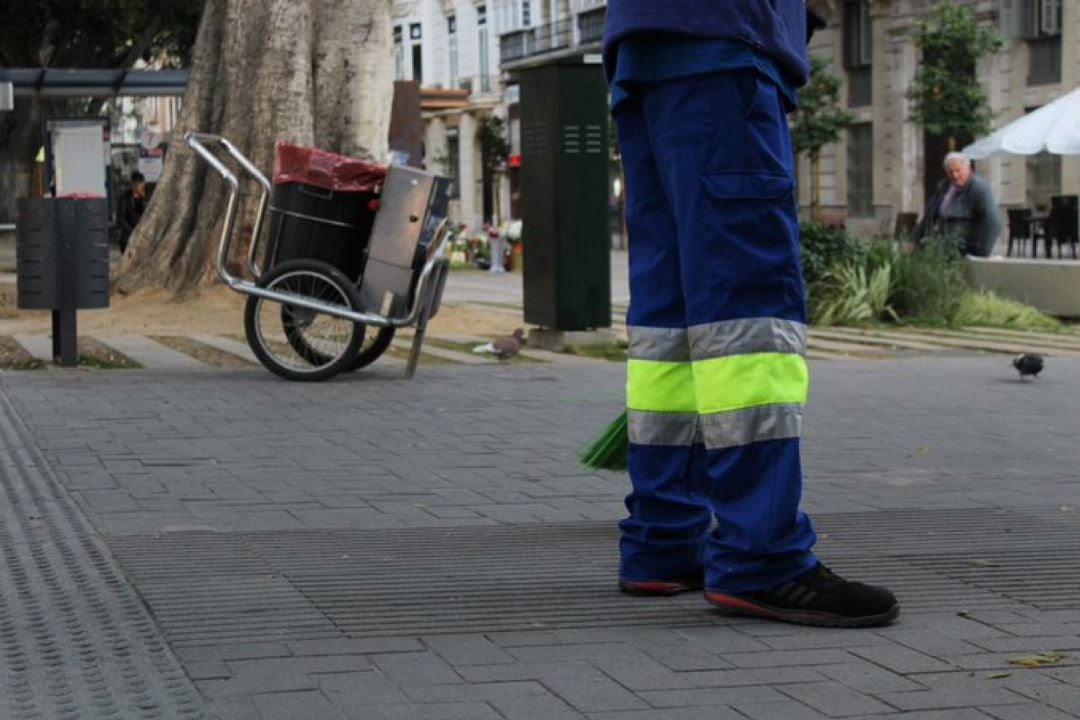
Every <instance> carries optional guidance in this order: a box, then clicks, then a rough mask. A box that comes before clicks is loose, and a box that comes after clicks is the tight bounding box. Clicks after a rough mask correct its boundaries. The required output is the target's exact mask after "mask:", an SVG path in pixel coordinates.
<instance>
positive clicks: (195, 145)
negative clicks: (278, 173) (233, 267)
mask: <svg viewBox="0 0 1080 720" xmlns="http://www.w3.org/2000/svg"><path fill="white" fill-rule="evenodd" d="M184 142H186V143H187V144H188V145H189V146H190V147H191V149H192V150H194V151H195V152H197V153H198V154H199V156H200V157H202V159H203V160H205V161H206V162H207V163H209V164H210V167H212V168H214V170H216V171H217V172H218V174H219V175H221V177H223V178H225V182H227V183H228V184H229V204H228V207H227V209H226V211H225V225H224V227H223V228H222V231H221V242H220V243H219V244H218V256H217V273H218V277H220V278H221V279H222V280H223V281H224V282H226V283H228V284H229V285H231V284H232V283H230V282H229V279H228V278H229V277H231V276H230V275H229V273H228V271H227V270H226V268H225V263H226V262H227V261H228V259H229V244H230V243H231V242H232V235H233V230H234V228H235V226H236V213H237V210H238V209H239V198H240V181H239V180H238V179H237V177H236V175H235V174H234V173H233V172H232V171H231V170H229V168H228V167H227V166H226V165H225V163H223V162H221V159H220V158H219V157H218V156H217V155H215V154H214V152H213V151H212V150H210V148H208V147H207V145H210V146H211V147H214V146H217V147H220V148H224V149H225V151H226V152H228V154H229V155H230V156H232V158H233V159H234V160H236V162H237V163H238V164H239V165H240V167H242V168H243V169H244V170H245V171H246V172H247V173H248V175H250V176H251V177H253V178H255V180H256V181H258V183H259V185H260V186H261V187H262V194H261V196H260V197H259V207H258V210H257V211H256V215H255V227H254V229H253V230H252V233H251V248H250V249H249V250H248V270H249V271H250V272H251V276H252V277H253V278H255V279H256V280H257V279H258V278H259V277H260V276H261V275H262V272H261V271H260V269H259V265H258V263H257V262H256V260H255V258H256V253H257V252H258V248H259V239H260V238H261V237H262V224H263V219H264V218H265V217H266V203H267V200H269V198H270V191H271V187H270V181H269V180H268V179H267V178H266V176H265V175H263V174H262V173H261V172H259V168H257V167H255V164H254V163H252V162H251V161H250V160H248V159H247V157H245V156H244V154H243V153H242V152H240V151H239V150H237V149H236V146H235V145H233V144H232V143H231V142H229V141H228V140H226V139H225V138H223V137H221V136H220V135H210V134H208V133H198V132H189V133H187V134H185V135H184Z"/></svg>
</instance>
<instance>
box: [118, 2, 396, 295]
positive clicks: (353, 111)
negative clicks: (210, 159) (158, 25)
mask: <svg viewBox="0 0 1080 720" xmlns="http://www.w3.org/2000/svg"><path fill="white" fill-rule="evenodd" d="M390 6H391V2H390V0H208V2H207V3H206V7H205V9H204V11H203V17H202V20H201V23H200V26H199V32H198V35H197V38H196V41H195V50H194V53H193V56H192V63H191V72H190V76H189V81H188V87H187V91H186V92H185V94H184V101H183V106H182V110H181V113H180V118H179V122H178V125H177V127H176V128H175V130H174V132H173V135H172V138H171V140H170V143H169V149H168V153H167V155H166V162H165V167H164V170H163V173H162V176H161V179H160V181H159V182H158V185H157V188H156V190H155V192H154V196H153V198H152V199H151V201H150V204H149V206H148V207H147V210H146V214H145V215H144V216H143V219H142V221H141V222H140V223H139V226H138V227H137V229H136V230H135V232H134V234H133V235H132V237H131V240H130V243H129V246H128V252H127V254H126V255H125V256H124V258H123V260H122V261H121V263H120V266H119V267H118V269H117V276H116V281H115V285H116V288H117V289H118V290H119V291H120V292H132V291H135V290H139V289H142V288H149V287H165V288H167V289H169V290H171V291H172V292H173V294H174V295H177V296H184V295H187V294H190V293H192V292H194V291H196V290H197V289H198V288H199V287H200V286H201V285H203V284H205V283H207V282H210V281H212V280H213V278H214V277H215V275H214V268H213V265H214V259H215V258H216V255H217V243H218V240H219V237H220V232H221V226H222V222H223V219H224V215H225V205H226V198H227V196H228V188H227V185H226V184H225V182H224V181H223V180H222V179H221V178H220V176H218V175H217V173H215V172H214V171H212V170H210V169H209V167H208V166H207V165H206V164H205V163H204V162H202V161H201V160H200V159H199V158H198V157H197V156H196V155H194V153H192V152H191V151H190V149H188V148H187V146H186V145H185V144H184V141H183V136H184V133H185V132H187V131H190V130H197V131H200V132H208V133H214V134H217V135H222V136H223V137H225V138H226V139H228V140H229V141H230V142H232V143H233V144H234V145H235V146H236V147H237V148H238V149H239V150H240V152H242V153H244V154H245V155H246V156H247V157H248V158H250V159H251V160H252V162H254V163H255V165H256V166H257V167H259V168H260V169H262V170H263V171H264V172H266V173H269V171H270V169H271V166H272V164H273V146H274V143H275V142H276V141H278V140H284V141H286V142H290V143H295V144H300V145H312V146H315V147H319V148H322V149H324V150H330V151H332V152H338V153H342V154H345V155H353V156H358V157H368V158H374V159H376V160H379V161H382V160H383V159H384V158H385V156H386V153H387V129H388V127H389V122H390V103H391V99H392V89H393V75H392V73H393V53H392V45H391V29H390ZM242 189H243V190H244V197H245V199H246V200H247V202H246V203H245V207H244V212H243V214H242V215H241V216H240V218H239V219H238V222H237V226H238V233H237V234H238V235H242V234H243V233H242V232H241V231H242V230H244V229H245V228H248V229H249V228H250V225H251V223H252V221H253V219H254V218H253V214H254V209H255V208H254V205H255V201H256V200H257V197H258V186H257V184H256V183H254V182H253V181H252V182H246V183H244V185H243V186H242ZM239 239H240V238H237V240H238V241H234V245H233V250H234V254H233V258H234V260H235V259H238V258H240V257H243V256H245V255H246V247H245V246H246V243H247V242H248V241H249V240H250V239H249V238H244V241H243V242H240V241H239Z"/></svg>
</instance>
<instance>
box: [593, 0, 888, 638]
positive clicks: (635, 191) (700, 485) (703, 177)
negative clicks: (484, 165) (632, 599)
mask: <svg viewBox="0 0 1080 720" xmlns="http://www.w3.org/2000/svg"><path fill="white" fill-rule="evenodd" d="M607 8H608V9H607V25H606V31H605V39H604V63H605V69H606V71H607V73H608V77H609V79H610V80H611V83H612V85H611V89H612V112H613V113H614V117H615V123H616V129H617V132H618V143H619V149H620V152H621V156H622V162H623V169H624V172H625V176H626V193H627V195H626V202H627V208H626V220H627V225H628V230H629V262H630V269H629V272H630V294H631V301H630V308H629V310H628V312H627V328H628V332H629V336H630V348H629V354H630V359H629V362H628V368H627V374H628V377H627V411H628V418H629V420H628V423H629V440H630V446H629V451H628V455H627V463H628V469H629V473H630V480H631V484H632V491H631V493H630V495H629V496H628V497H627V499H626V507H627V509H628V511H629V517H627V518H626V519H625V520H623V521H622V522H621V523H620V529H621V539H620V570H619V572H620V577H619V581H620V582H619V584H620V587H621V588H622V590H623V591H625V592H628V593H631V594H638V595H673V594H676V593H680V592H685V591H688V590H694V589H701V588H702V587H703V586H704V589H705V597H706V599H707V600H708V601H709V602H711V603H712V604H714V605H716V606H717V607H719V608H721V609H723V610H725V611H727V612H731V613H737V614H749V615H755V616H760V617H766V618H773V619H778V620H786V621H790V622H797V623H805V624H811V625H829V626H852V627H853V626H871V625H881V624H885V623H888V622H890V621H891V620H892V619H893V618H895V617H896V616H897V614H898V613H899V606H898V604H897V602H896V599H895V598H894V597H893V595H892V593H890V592H889V591H888V590H886V589H884V588H879V587H873V586H869V585H864V584H861V583H856V582H851V581H848V580H844V579H842V578H840V577H838V576H837V575H835V574H833V573H832V572H830V571H829V570H828V569H826V568H825V567H824V566H823V565H822V564H821V563H820V562H819V561H818V560H817V558H816V557H815V556H814V554H813V552H812V551H811V548H812V547H813V545H814V541H815V534H814V530H813V527H812V525H811V522H810V520H809V519H808V518H807V516H806V515H805V514H804V513H802V512H801V511H800V510H799V503H800V498H801V494H802V467H801V464H800V447H799V436H800V431H801V425H802V413H803V406H804V404H805V402H806V398H807V391H808V382H809V381H808V375H807V368H806V361H805V357H804V356H805V351H806V308H805V306H804V297H805V295H804V292H803V282H802V274H801V266H800V260H799V224H798V217H797V214H796V201H795V194H794V189H795V181H794V177H793V171H792V168H793V155H792V148H791V139H790V135H789V132H788V127H787V121H786V117H785V113H786V112H787V111H789V110H791V109H792V108H793V107H794V106H795V103H796V88H797V87H798V86H800V85H802V84H804V83H805V82H806V80H807V75H808V72H809V69H808V59H807V54H806V42H807V40H808V32H807V12H808V11H807V5H806V2H805V1H804V0H728V1H726V2H710V3H702V2H700V0H665V1H664V2H662V3H658V2H656V1H655V0H609V2H608V6H607ZM714 518H715V520H716V524H715V526H712V522H713V519H714Z"/></svg>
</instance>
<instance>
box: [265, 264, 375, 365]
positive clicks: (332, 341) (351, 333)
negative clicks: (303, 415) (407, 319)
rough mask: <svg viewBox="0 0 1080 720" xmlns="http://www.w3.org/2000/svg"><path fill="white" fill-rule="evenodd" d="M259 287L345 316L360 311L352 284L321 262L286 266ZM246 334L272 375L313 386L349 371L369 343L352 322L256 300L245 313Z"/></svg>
mask: <svg viewBox="0 0 1080 720" xmlns="http://www.w3.org/2000/svg"><path fill="white" fill-rule="evenodd" d="M259 285H260V286H261V287H264V288H266V289H268V290H274V291H276V292H281V293H285V294H289V295H295V296H297V297H300V298H304V299H306V300H315V301H318V302H321V303H324V304H327V305H332V306H335V307H338V308H342V309H345V310H355V309H356V308H358V307H359V300H358V298H357V296H356V289H355V288H354V287H353V285H352V283H350V282H349V280H348V279H347V278H346V277H345V275H344V274H343V273H342V272H341V271H340V270H338V269H336V268H335V267H333V266H332V265H329V264H327V263H324V262H320V261H318V260H303V259H301V260H289V261H287V262H283V263H281V264H279V265H277V266H276V267H274V268H273V269H272V270H270V272H268V273H267V274H266V275H265V276H264V277H263V279H262V280H261V281H260V283H259ZM244 331H245V333H246V334H247V340H248V344H249V345H251V350H252V352H254V353H255V356H256V357H257V358H259V362H261V363H262V364H263V365H264V366H266V368H267V369H268V370H270V371H271V372H273V373H274V374H276V375H279V376H280V377H283V378H285V379H286V380H299V381H308V382H317V381H319V380H326V379H327V378H330V377H333V376H334V375H336V374H337V373H339V372H341V371H342V370H345V369H347V368H349V367H350V365H351V364H352V363H353V362H354V361H355V359H356V354H357V353H358V352H359V350H360V344H361V343H362V342H363V339H364V335H363V332H360V331H358V329H357V327H356V323H354V322H353V321H351V320H346V319H343V318H338V317H334V316H333V315H330V314H328V313H326V312H323V311H320V310H312V309H310V308H304V307H300V306H297V305H290V304H289V303H282V302H279V301H277V300H270V299H267V298H261V297H258V296H255V295H253V296H251V297H249V298H248V301H247V306H246V307H245V309H244Z"/></svg>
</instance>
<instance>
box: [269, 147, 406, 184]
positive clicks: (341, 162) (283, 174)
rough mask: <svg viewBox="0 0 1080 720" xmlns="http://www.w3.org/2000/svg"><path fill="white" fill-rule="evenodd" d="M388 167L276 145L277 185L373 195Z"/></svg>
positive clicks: (275, 171) (314, 150) (317, 150)
mask: <svg viewBox="0 0 1080 720" xmlns="http://www.w3.org/2000/svg"><path fill="white" fill-rule="evenodd" d="M385 177H386V166H385V165H378V164H376V163H373V162H369V161H367V160H360V159H359V158H354V157H349V156H347V155H337V154H335V153H332V152H327V151H325V150H319V149H318V148H312V147H303V146H301V145H290V144H288V143H285V142H278V143H277V144H276V145H274V184H275V185H281V184H282V183H303V184H304V185H314V186H315V187H320V188H322V189H323V190H334V191H338V192H368V193H369V192H374V191H375V188H376V186H377V185H380V184H381V183H382V181H383V179H384V178H385Z"/></svg>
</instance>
